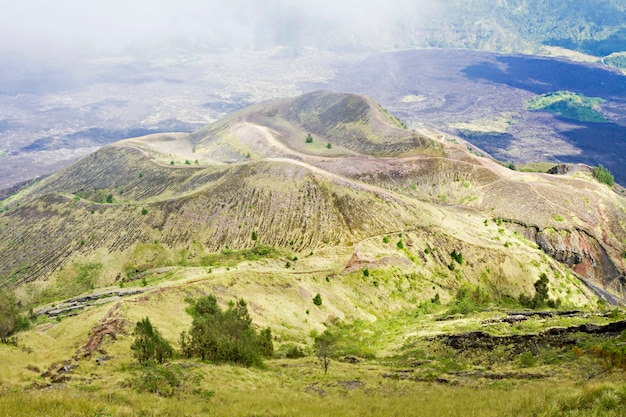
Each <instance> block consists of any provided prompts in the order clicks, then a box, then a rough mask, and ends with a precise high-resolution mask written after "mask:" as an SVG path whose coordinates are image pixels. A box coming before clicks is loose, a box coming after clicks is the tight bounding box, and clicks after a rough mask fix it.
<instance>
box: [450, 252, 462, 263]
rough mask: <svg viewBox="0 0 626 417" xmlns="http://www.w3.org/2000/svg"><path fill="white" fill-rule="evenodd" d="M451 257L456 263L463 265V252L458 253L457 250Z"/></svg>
mask: <svg viewBox="0 0 626 417" xmlns="http://www.w3.org/2000/svg"><path fill="white" fill-rule="evenodd" d="M450 256H451V257H452V259H454V260H455V261H456V263H458V264H459V265H461V264H463V255H462V254H461V252H457V251H456V249H453V250H452V252H451V253H450Z"/></svg>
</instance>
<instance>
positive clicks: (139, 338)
mask: <svg viewBox="0 0 626 417" xmlns="http://www.w3.org/2000/svg"><path fill="white" fill-rule="evenodd" d="M133 334H134V335H135V342H134V343H133V344H132V346H131V347H130V348H131V349H132V350H133V354H134V356H135V358H137V360H138V361H139V363H140V364H142V365H149V364H150V363H153V362H157V363H163V362H165V361H166V360H167V359H169V358H171V357H172V356H173V354H174V350H173V349H172V346H171V345H170V344H169V342H168V341H167V340H165V339H164V338H163V336H161V333H160V332H159V331H158V329H157V328H156V327H154V326H153V325H152V323H150V319H149V318H148V317H146V318H144V319H142V320H141V321H139V322H137V324H136V325H135V331H134V333H133Z"/></svg>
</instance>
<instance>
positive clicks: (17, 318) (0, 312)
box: [0, 290, 29, 343]
mask: <svg viewBox="0 0 626 417" xmlns="http://www.w3.org/2000/svg"><path fill="white" fill-rule="evenodd" d="M28 326H29V323H28V319H26V318H25V317H23V316H22V314H21V313H20V305H19V303H18V301H17V298H16V297H15V294H13V293H12V292H10V293H9V292H5V291H1V290H0V342H2V343H9V342H10V341H11V336H13V335H14V334H15V333H17V332H19V331H21V330H25V329H27V328H28Z"/></svg>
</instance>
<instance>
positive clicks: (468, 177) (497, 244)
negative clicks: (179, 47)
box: [0, 91, 626, 304]
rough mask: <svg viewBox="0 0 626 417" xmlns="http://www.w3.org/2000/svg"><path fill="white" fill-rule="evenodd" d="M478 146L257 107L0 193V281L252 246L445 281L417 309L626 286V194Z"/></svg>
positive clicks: (107, 277)
mask: <svg viewBox="0 0 626 417" xmlns="http://www.w3.org/2000/svg"><path fill="white" fill-rule="evenodd" d="M470 151H471V149H469V148H468V147H467V146H466V145H465V144H464V143H462V142H461V141H460V140H457V139H453V138H449V137H447V136H445V135H443V134H440V133H438V132H436V131H434V130H424V131H422V132H415V131H411V130H408V129H407V128H406V127H405V126H404V125H403V123H402V122H401V121H399V120H398V119H396V118H395V117H393V116H392V115H390V114H389V113H388V112H386V110H384V109H383V108H381V107H380V106H379V105H378V104H376V103H375V102H373V101H372V100H371V99H369V98H367V97H363V96H358V95H350V94H335V93H332V92H328V91H323V92H315V93H311V94H307V95H305V96H301V97H298V98H294V99H288V100H283V101H279V102H273V103H267V104H262V105H256V106H253V107H250V108H247V109H244V110H241V111H239V112H237V113H234V114H233V115H231V116H229V117H227V118H225V119H223V120H221V121H219V122H216V123H215V124H213V125H210V126H207V127H206V128H204V129H201V130H199V131H197V132H195V133H193V134H191V135H185V134H172V135H153V136H148V137H145V138H140V139H133V140H126V141H122V142H119V143H117V144H115V145H112V146H109V147H106V148H104V149H102V150H100V151H98V152H96V153H94V154H92V155H90V156H88V157H87V158H85V159H83V160H81V161H79V162H77V163H76V164H74V165H72V166H70V167H68V168H66V169H64V170H62V171H60V172H58V173H57V174H55V175H52V176H50V177H49V178H46V179H44V180H42V181H40V182H38V183H36V184H34V185H32V186H31V187H29V188H28V189H25V190H23V191H21V192H20V193H18V194H16V195H14V196H12V197H11V198H9V199H8V200H6V201H4V202H3V205H2V210H3V212H2V214H1V217H0V227H1V228H0V242H1V243H0V251H1V253H2V257H3V262H2V263H1V264H0V277H2V278H3V283H4V284H5V285H7V284H10V285H14V286H18V287H21V288H24V290H23V291H24V293H25V294H28V297H31V298H32V299H34V300H46V299H49V298H50V297H52V296H53V295H54V294H59V292H58V291H56V292H55V291H53V290H52V289H54V288H55V286H56V287H58V286H59V285H61V286H62V285H64V284H63V283H64V282H66V281H68V282H74V283H75V282H78V281H81V279H82V280H83V281H84V280H86V281H87V283H86V285H76V286H74V288H75V290H74V291H75V292H80V291H84V290H87V289H90V288H94V287H100V286H108V285H112V284H119V283H120V282H125V281H132V280H133V279H136V277H137V276H138V275H139V274H141V276H143V277H145V276H148V277H149V276H150V274H151V273H152V272H154V273H156V272H155V271H159V270H160V269H161V268H181V269H183V270H187V269H188V270H189V271H191V272H189V273H190V274H191V275H194V276H195V275H198V274H200V275H202V274H203V273H205V272H203V271H204V270H193V268H197V267H210V266H211V265H212V261H211V260H212V259H213V258H212V255H211V254H216V253H218V254H219V253H222V254H224V253H226V254H229V253H231V252H232V251H241V250H249V249H250V248H255V247H258V245H260V244H262V245H265V247H267V248H271V251H274V252H272V254H273V255H272V256H273V259H279V260H280V262H285V263H287V264H288V265H290V266H288V268H287V270H288V271H289V270H290V269H289V268H292V269H293V268H297V267H299V265H300V264H302V263H303V262H300V261H294V260H293V259H294V258H296V259H297V258H300V259H301V260H302V259H303V258H306V259H307V262H308V264H307V265H310V267H306V268H305V271H306V270H307V269H308V268H313V269H312V270H319V271H322V274H326V275H332V274H342V273H344V272H345V271H347V272H351V271H354V270H355V269H358V268H366V267H372V268H380V269H382V270H387V271H395V272H393V274H396V275H398V274H399V275H410V276H413V277H421V278H417V279H418V281H423V282H422V284H424V283H428V282H434V281H436V280H434V279H433V278H432V277H436V276H438V277H440V278H441V280H440V282H434V285H431V290H428V291H424V292H423V293H422V292H420V291H418V290H415V293H414V294H413V295H412V297H414V299H426V298H429V297H432V296H433V295H434V293H441V295H442V296H443V297H452V296H453V295H454V293H455V292H456V291H457V289H458V288H460V287H462V286H463V285H471V286H483V287H485V288H488V289H489V291H490V292H492V293H493V294H498V295H499V296H504V295H506V296H510V297H517V296H518V295H519V294H520V293H524V292H528V291H530V290H529V289H530V288H532V283H533V282H534V280H535V279H536V277H537V276H538V274H539V273H540V272H541V271H547V272H548V273H549V274H550V277H551V279H552V282H553V287H552V288H551V291H552V292H553V294H554V295H555V296H559V297H562V298H563V300H564V301H567V302H570V303H572V304H580V303H585V302H588V301H589V299H590V298H589V297H591V294H590V293H588V292H587V290H580V291H582V292H580V291H579V293H580V294H583V293H584V294H587V295H585V296H584V297H582V298H581V297H573V296H572V295H571V294H572V288H574V287H575V288H578V287H580V288H583V287H584V286H583V285H582V283H580V282H578V280H577V279H576V278H573V275H572V274H571V272H570V271H574V272H576V273H577V274H579V275H580V276H581V277H583V278H585V279H587V280H588V281H589V283H591V284H594V285H596V286H599V287H602V288H605V289H607V290H609V291H611V292H613V294H615V295H622V294H623V293H624V287H623V284H622V277H623V276H624V270H625V266H624V258H623V251H624V242H626V222H625V221H624V219H625V218H626V202H625V200H624V198H623V197H620V196H619V195H618V194H617V193H614V192H612V191H611V190H610V189H609V188H608V187H606V186H604V185H602V184H599V183H597V182H596V181H595V180H594V179H593V178H592V176H591V174H590V173H589V172H588V170H586V169H585V168H584V167H579V168H578V169H576V170H572V171H570V172H569V173H568V174H567V175H561V176H557V175H549V174H539V173H520V172H516V171H512V170H509V169H507V168H505V167H503V166H501V165H500V164H498V163H497V162H495V161H493V160H492V159H489V158H487V157H484V156H479V155H477V154H475V153H473V152H470ZM383 240H384V241H385V242H384V243H383ZM268 250H270V249H268ZM453 251H455V253H462V254H463V260H464V262H463V266H462V267H461V266H458V267H457V268H456V269H455V268H454V261H453V257H451V255H450V254H451V253H452V252H453ZM320 253H324V254H325V255H324V257H321V256H319V254H320ZM330 253H332V255H329V254H330ZM265 255H267V253H265ZM244 259H246V258H245V257H240V258H239V259H235V260H234V261H235V264H236V263H237V262H241V261H242V260H244ZM231 261H233V260H231ZM557 261H558V262H557ZM299 262H300V263H299ZM316 262H317V263H319V265H324V267H323V268H315V267H314V264H315V263H316ZM305 271H301V272H305ZM83 284H85V283H84V282H83ZM429 285H430V284H429ZM422 286H423V285H422ZM416 288H417V287H416ZM414 289H415V288H414ZM71 292H72V291H69V293H71ZM62 293H64V294H65V293H68V291H62ZM68 295H73V294H68Z"/></svg>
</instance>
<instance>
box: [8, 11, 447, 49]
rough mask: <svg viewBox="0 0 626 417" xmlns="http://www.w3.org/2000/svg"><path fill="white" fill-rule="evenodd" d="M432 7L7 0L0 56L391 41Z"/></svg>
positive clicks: (335, 45) (332, 44)
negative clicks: (173, 45) (177, 45)
mask: <svg viewBox="0 0 626 417" xmlns="http://www.w3.org/2000/svg"><path fill="white" fill-rule="evenodd" d="M436 3H437V2H436V1H434V0H417V1H416V0H388V1H386V2H381V1H373V0H335V1H332V0H315V1H314V0H304V1H292V0H263V1H260V0H229V1H225V0H220V1H216V0H209V1H198V0H175V1H167V0H150V1H148V0H108V1H106V2H91V1H89V2H87V1H84V0H57V1H49V0H23V1H20V2H17V1H14V0H12V1H10V2H9V1H7V0H1V3H0V4H2V5H3V7H2V10H3V12H2V14H0V50H2V52H4V53H20V54H25V55H31V56H32V55H33V54H36V55H41V56H46V55H55V54H58V53H74V54H76V53H103V52H115V51H119V50H123V49H125V48H126V49H127V48H129V47H130V48H132V47H134V48H137V47H149V46H154V45H158V44H161V43H165V42H172V41H176V42H190V43H194V42H195V43H198V44H209V45H213V46H215V47H222V48H229V47H237V48H251V49H262V48H266V47H271V46H276V45H287V46H314V47H344V46H346V45H367V44H371V43H372V42H373V41H375V43H377V44H381V45H382V44H386V43H389V42H391V41H392V36H393V32H394V30H395V29H396V27H397V25H398V22H399V20H402V21H403V22H407V21H409V22H415V21H416V20H418V19H419V18H420V16H424V15H425V14H426V13H427V12H428V11H429V10H431V9H432V8H433V5H435V4H436Z"/></svg>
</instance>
